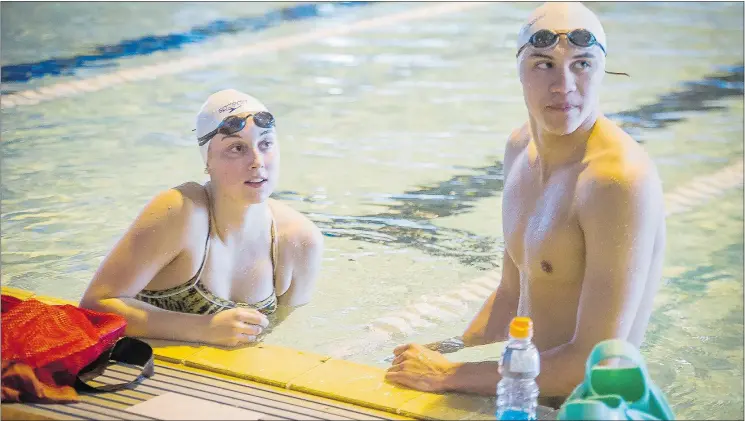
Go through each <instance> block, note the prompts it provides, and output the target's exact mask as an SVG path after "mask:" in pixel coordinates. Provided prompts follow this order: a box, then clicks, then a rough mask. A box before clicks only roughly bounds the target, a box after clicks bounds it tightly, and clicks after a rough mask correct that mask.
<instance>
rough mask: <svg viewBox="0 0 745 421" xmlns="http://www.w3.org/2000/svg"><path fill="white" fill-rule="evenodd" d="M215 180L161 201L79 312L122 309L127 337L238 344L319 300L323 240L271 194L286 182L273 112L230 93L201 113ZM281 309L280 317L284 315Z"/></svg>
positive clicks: (117, 250)
mask: <svg viewBox="0 0 745 421" xmlns="http://www.w3.org/2000/svg"><path fill="white" fill-rule="evenodd" d="M196 123H197V128H196V132H197V137H198V143H199V147H200V151H201V154H202V158H203V160H204V162H205V165H206V168H205V172H206V173H207V174H209V176H210V180H209V181H208V182H207V183H205V184H204V185H202V184H198V183H195V182H187V183H184V184H182V185H180V186H178V187H175V188H172V189H170V190H167V191H164V192H162V193H160V194H158V195H157V196H156V197H155V198H154V199H153V200H152V201H151V202H150V203H148V204H147V206H146V207H145V209H144V210H143V211H142V212H141V213H140V214H139V216H138V217H137V219H136V220H135V221H134V223H133V224H132V225H131V226H130V228H129V229H128V230H127V232H126V233H125V234H124V236H123V237H122V238H121V239H120V240H119V242H118V243H117V244H116V245H115V246H114V248H113V250H112V251H111V252H110V254H109V255H108V256H107V257H106V259H105V260H104V261H103V263H102V264H101V266H100V267H99V269H98V271H97V272H96V274H95V276H94V277H93V280H92V281H91V284H90V285H89V286H88V289H87V290H86V292H85V294H84V295H83V298H82V300H81V302H80V305H81V306H82V307H85V308H89V309H93V310H97V311H103V312H111V313H117V314H120V315H121V316H123V317H124V318H125V319H126V320H127V330H126V334H127V335H130V336H140V337H150V338H161V339H170V340H181V341H190V342H202V343H208V344H212V345H227V346H235V345H240V344H244V343H249V342H253V341H255V340H256V337H257V336H258V335H259V334H261V333H262V331H264V330H265V329H266V328H267V327H268V325H269V320H268V319H267V316H268V315H274V317H273V320H275V321H278V320H281V319H282V318H284V317H285V316H286V315H287V314H289V313H290V312H291V311H292V309H293V308H296V307H297V306H301V305H304V304H306V303H308V302H309V301H310V297H311V293H312V291H313V289H314V285H315V282H316V278H317V276H318V273H319V270H320V265H321V255H322V253H323V237H322V235H321V232H320V230H319V229H318V228H317V227H316V226H315V225H314V224H313V223H312V222H311V221H310V220H308V219H307V218H306V217H304V216H303V215H302V214H300V213H299V212H297V211H295V210H293V209H291V208H290V207H288V206H286V205H283V204H282V203H279V202H277V201H275V200H273V199H270V198H269V196H270V195H271V193H272V190H273V189H274V188H275V186H276V185H277V179H278V177H279V158H280V156H279V142H278V139H277V133H276V130H275V127H274V117H273V116H272V115H271V114H270V113H269V112H268V110H267V108H266V107H265V106H264V105H263V104H262V103H261V102H259V101H258V100H257V99H256V98H254V97H252V96H250V95H247V94H245V93H242V92H238V91H236V90H233V89H228V90H223V91H220V92H217V93H215V94H213V95H211V96H210V97H209V98H208V99H207V101H206V102H205V103H204V105H203V106H202V108H201V109H200V111H199V113H198V115H197V122H196ZM280 313H281V314H280Z"/></svg>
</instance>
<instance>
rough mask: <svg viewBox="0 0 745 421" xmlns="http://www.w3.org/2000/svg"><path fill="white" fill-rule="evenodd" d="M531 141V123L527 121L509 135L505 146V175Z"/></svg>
mask: <svg viewBox="0 0 745 421" xmlns="http://www.w3.org/2000/svg"><path fill="white" fill-rule="evenodd" d="M528 143H530V125H529V124H528V123H527V122H526V123H525V124H523V125H522V126H521V127H519V128H517V129H515V130H513V131H512V133H510V135H509V136H508V137H507V143H506V144H505V148H504V160H503V162H504V166H505V175H506V173H507V171H508V170H509V168H511V167H512V163H513V162H514V161H515V159H516V158H517V157H518V156H519V155H520V153H522V151H524V150H525V148H526V147H527V146H528Z"/></svg>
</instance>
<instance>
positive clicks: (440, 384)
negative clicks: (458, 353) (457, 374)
mask: <svg viewBox="0 0 745 421" xmlns="http://www.w3.org/2000/svg"><path fill="white" fill-rule="evenodd" d="M393 355H395V356H396V358H395V359H394V360H393V363H392V366H391V367H390V368H389V369H388V371H387V372H386V374H385V379H386V380H388V381H390V382H392V383H397V384H400V385H402V386H406V387H409V388H412V389H416V390H421V391H424V392H444V391H445V390H446V380H447V378H448V377H450V376H451V375H452V372H453V370H454V369H455V366H456V365H455V364H454V363H452V362H450V361H448V360H447V359H446V358H445V357H444V356H443V355H442V354H440V353H439V352H436V351H432V350H430V349H427V348H425V347H423V346H421V345H418V344H408V345H400V346H398V347H396V348H395V349H394V350H393Z"/></svg>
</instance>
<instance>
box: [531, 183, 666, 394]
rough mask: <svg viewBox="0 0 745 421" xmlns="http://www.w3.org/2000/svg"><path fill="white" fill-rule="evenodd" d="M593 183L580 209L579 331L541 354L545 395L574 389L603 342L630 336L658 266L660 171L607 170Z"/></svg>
mask: <svg viewBox="0 0 745 421" xmlns="http://www.w3.org/2000/svg"><path fill="white" fill-rule="evenodd" d="M589 183H590V184H589V185H588V189H587V195H586V199H585V200H582V202H583V203H580V207H579V218H580V225H581V227H582V229H583V232H584V237H585V249H586V252H585V256H586V257H585V274H584V279H583V282H582V292H581V295H580V301H579V308H578V310H577V323H576V327H575V333H574V336H573V338H572V340H571V341H569V342H568V343H566V344H564V345H561V346H558V347H556V348H553V349H550V350H547V351H545V352H543V353H541V368H542V370H541V375H540V377H539V379H538V385H539V387H540V389H541V395H543V396H566V395H568V394H569V393H571V391H572V390H573V388H574V387H575V386H576V385H577V384H579V383H580V382H581V381H582V379H583V376H584V365H585V362H586V360H587V357H588V355H589V354H590V351H591V350H592V348H593V347H594V346H595V345H596V344H597V343H598V342H601V341H603V340H606V339H612V338H620V339H626V338H628V336H629V333H630V331H631V328H632V326H633V324H634V320H635V316H636V314H637V313H639V312H640V310H641V309H640V305H641V303H642V297H643V294H644V291H645V287H646V281H647V278H648V276H649V271H650V267H651V264H652V253H653V249H654V242H655V237H656V234H657V231H658V228H659V221H660V218H661V214H660V213H661V212H662V205H663V203H662V201H663V196H662V187H661V183H660V181H659V178H658V177H657V175H656V173H653V172H651V171H650V172H647V173H644V174H635V175H631V176H618V175H613V174H601V175H599V176H598V177H596V178H595V179H594V180H592V181H590V182H589Z"/></svg>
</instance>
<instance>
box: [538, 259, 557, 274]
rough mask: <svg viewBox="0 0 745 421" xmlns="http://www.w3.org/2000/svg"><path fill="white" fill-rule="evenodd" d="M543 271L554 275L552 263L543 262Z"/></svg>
mask: <svg viewBox="0 0 745 421" xmlns="http://www.w3.org/2000/svg"><path fill="white" fill-rule="evenodd" d="M541 269H543V271H544V272H546V273H552V272H553V271H554V267H553V266H551V262H549V261H547V260H541Z"/></svg>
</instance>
